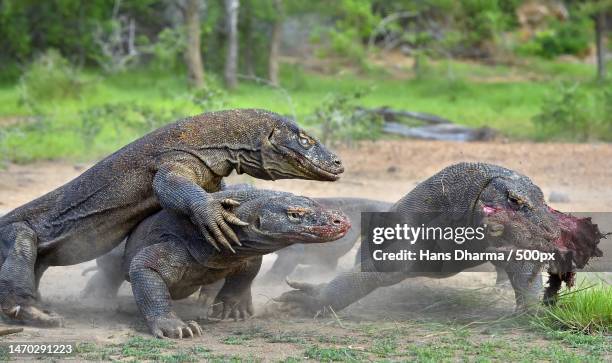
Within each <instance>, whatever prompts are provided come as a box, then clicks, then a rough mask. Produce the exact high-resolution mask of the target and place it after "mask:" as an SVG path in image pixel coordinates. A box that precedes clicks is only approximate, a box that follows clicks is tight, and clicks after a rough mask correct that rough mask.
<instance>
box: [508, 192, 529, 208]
mask: <svg viewBox="0 0 612 363" xmlns="http://www.w3.org/2000/svg"><path fill="white" fill-rule="evenodd" d="M508 204H510V206H511V207H512V208H514V209H520V208H522V207H523V206H525V202H524V201H523V200H522V199H521V198H520V197H518V196H517V195H515V194H513V193H509V194H508Z"/></svg>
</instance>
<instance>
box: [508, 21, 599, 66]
mask: <svg viewBox="0 0 612 363" xmlns="http://www.w3.org/2000/svg"><path fill="white" fill-rule="evenodd" d="M590 29H591V25H590V24H589V20H588V19H580V20H571V21H564V22H559V21H555V22H553V23H551V25H550V27H549V28H547V29H546V30H543V31H540V32H538V33H537V34H536V35H535V37H534V38H533V39H532V40H531V41H529V42H526V43H524V44H522V45H521V46H519V47H518V49H517V50H518V52H519V53H521V54H525V55H537V56H540V57H544V58H548V59H551V58H554V57H557V56H560V55H564V54H570V55H583V54H585V53H586V52H587V51H588V49H589V44H590V42H591V32H590Z"/></svg>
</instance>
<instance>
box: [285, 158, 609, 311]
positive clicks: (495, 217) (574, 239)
mask: <svg viewBox="0 0 612 363" xmlns="http://www.w3.org/2000/svg"><path fill="white" fill-rule="evenodd" d="M390 211H391V212H395V213H398V214H401V215H404V216H406V217H407V218H409V219H410V220H409V221H407V223H408V224H409V225H412V226H421V224H423V225H428V223H430V221H433V220H436V221H437V223H438V224H436V225H438V226H440V225H442V226H444V225H460V226H478V225H482V224H483V223H486V225H487V232H486V238H485V239H484V240H483V241H482V242H483V243H481V244H479V243H477V244H475V245H474V247H473V248H477V250H478V249H479V250H480V251H482V252H485V251H501V252H508V251H509V250H511V249H518V248H523V249H535V250H540V251H547V252H550V253H553V252H554V253H555V254H556V261H555V262H554V263H550V264H549V267H548V272H549V273H550V278H549V284H550V285H549V287H548V288H547V289H546V291H545V293H544V298H545V302H552V301H554V299H555V297H556V294H557V292H558V290H559V288H560V284H561V282H562V281H565V282H566V284H568V285H571V284H572V283H573V279H574V274H575V273H574V271H575V269H576V268H583V267H584V266H585V265H586V263H587V262H588V261H589V259H590V258H591V257H593V256H601V255H602V252H601V250H599V248H598V246H597V245H598V243H599V241H600V239H601V238H602V237H603V235H602V234H601V233H600V232H599V228H598V227H597V225H595V224H593V223H591V220H590V218H583V219H578V218H576V217H573V216H570V215H566V214H563V213H561V212H558V211H556V210H554V209H552V208H550V207H549V206H547V205H546V204H545V202H544V198H543V195H542V191H541V190H540V188H539V187H537V186H536V185H534V184H533V183H532V182H531V180H530V179H529V178H527V177H526V176H523V175H520V174H518V173H516V172H514V171H512V170H508V169H505V168H503V167H500V166H496V165H490V164H484V163H459V164H455V165H452V166H449V167H447V168H445V169H443V170H442V171H440V172H439V173H437V174H435V175H434V176H432V177H431V178H429V179H427V180H426V181H424V182H422V183H421V184H419V185H418V186H417V187H416V188H415V189H414V190H412V191H411V192H410V193H408V194H407V195H406V196H404V197H403V198H402V199H400V200H399V201H398V202H397V203H396V204H395V205H394V206H393V207H392V208H391V210H390ZM485 221H486V222H485ZM429 242H431V244H428V248H429V249H430V250H431V251H433V252H453V251H454V250H455V249H457V246H458V245H457V244H456V243H455V242H454V241H444V240H436V241H428V243H429ZM470 243H474V242H470ZM466 244H467V243H466ZM362 246H364V245H362ZM383 246H384V247H383V250H384V249H385V248H386V247H387V244H384V245H383ZM388 246H393V243H391V244H389V245H388ZM409 246H410V244H402V248H404V247H405V248H408V249H409V248H410V247H409ZM414 246H416V244H415V245H414ZM429 246H431V247H429ZM465 247H468V246H465ZM481 263H484V262H482V261H463V262H460V263H459V265H458V266H455V267H456V268H457V269H456V270H454V271H452V272H448V270H446V269H445V267H447V266H448V265H447V264H446V263H445V262H444V261H439V262H435V261H429V262H426V263H423V262H418V261H416V262H411V261H402V263H401V268H400V269H398V270H396V271H397V272H380V270H377V269H376V268H375V265H374V264H375V261H373V259H372V257H370V258H369V259H368V258H365V259H363V261H362V264H361V265H357V266H356V267H355V268H354V269H353V270H352V271H351V272H347V273H341V274H338V275H337V276H336V277H335V278H334V279H333V280H331V281H330V282H328V283H324V284H319V285H314V284H309V283H303V282H290V283H289V284H290V286H291V287H293V288H294V290H291V291H288V292H285V293H284V294H282V295H281V296H280V297H279V298H277V300H278V301H279V302H281V305H280V308H281V309H283V310H289V311H294V312H306V313H314V312H317V311H322V310H325V308H326V307H331V308H332V309H333V310H335V311H338V310H340V309H343V308H345V307H347V306H349V305H350V304H352V303H353V302H356V301H358V300H359V299H361V298H362V297H364V296H366V295H368V294H369V293H370V292H372V291H373V290H375V289H376V288H378V287H382V286H390V285H393V284H396V283H399V282H400V281H402V280H404V279H406V278H409V277H416V276H428V277H436V278H443V277H447V276H450V275H454V274H455V273H456V271H460V270H462V269H467V268H469V267H473V266H476V265H479V264H481ZM498 264H500V265H501V266H502V267H503V268H504V269H505V271H506V272H507V273H508V276H509V279H510V282H511V285H512V287H513V289H514V291H515V297H516V306H517V309H518V310H521V311H522V310H525V309H527V308H529V307H530V306H531V303H532V302H535V301H536V300H537V298H538V294H539V292H540V290H541V288H542V286H541V285H542V281H541V272H540V270H541V268H542V264H540V263H539V262H537V263H536V262H534V261H528V262H524V261H517V260H516V259H512V260H510V262H508V263H503V262H498ZM442 271H446V272H442Z"/></svg>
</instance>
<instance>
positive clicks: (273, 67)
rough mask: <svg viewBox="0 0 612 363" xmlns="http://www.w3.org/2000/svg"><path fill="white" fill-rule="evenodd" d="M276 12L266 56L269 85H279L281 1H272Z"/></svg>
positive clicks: (281, 23) (281, 24)
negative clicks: (268, 52) (268, 50)
mask: <svg viewBox="0 0 612 363" xmlns="http://www.w3.org/2000/svg"><path fill="white" fill-rule="evenodd" d="M274 10H275V11H276V14H275V17H274V23H273V24H272V36H271V37H270V54H269V56H268V79H269V80H270V84H272V85H274V86H278V85H279V81H278V55H279V54H278V53H279V48H280V42H281V37H282V26H283V3H282V0H274Z"/></svg>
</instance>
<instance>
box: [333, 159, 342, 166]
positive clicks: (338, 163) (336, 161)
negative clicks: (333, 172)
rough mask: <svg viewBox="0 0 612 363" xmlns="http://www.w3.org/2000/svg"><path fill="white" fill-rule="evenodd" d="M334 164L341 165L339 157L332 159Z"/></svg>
mask: <svg viewBox="0 0 612 363" xmlns="http://www.w3.org/2000/svg"><path fill="white" fill-rule="evenodd" d="M334 164H336V165H342V161H340V160H339V159H335V160H334Z"/></svg>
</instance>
